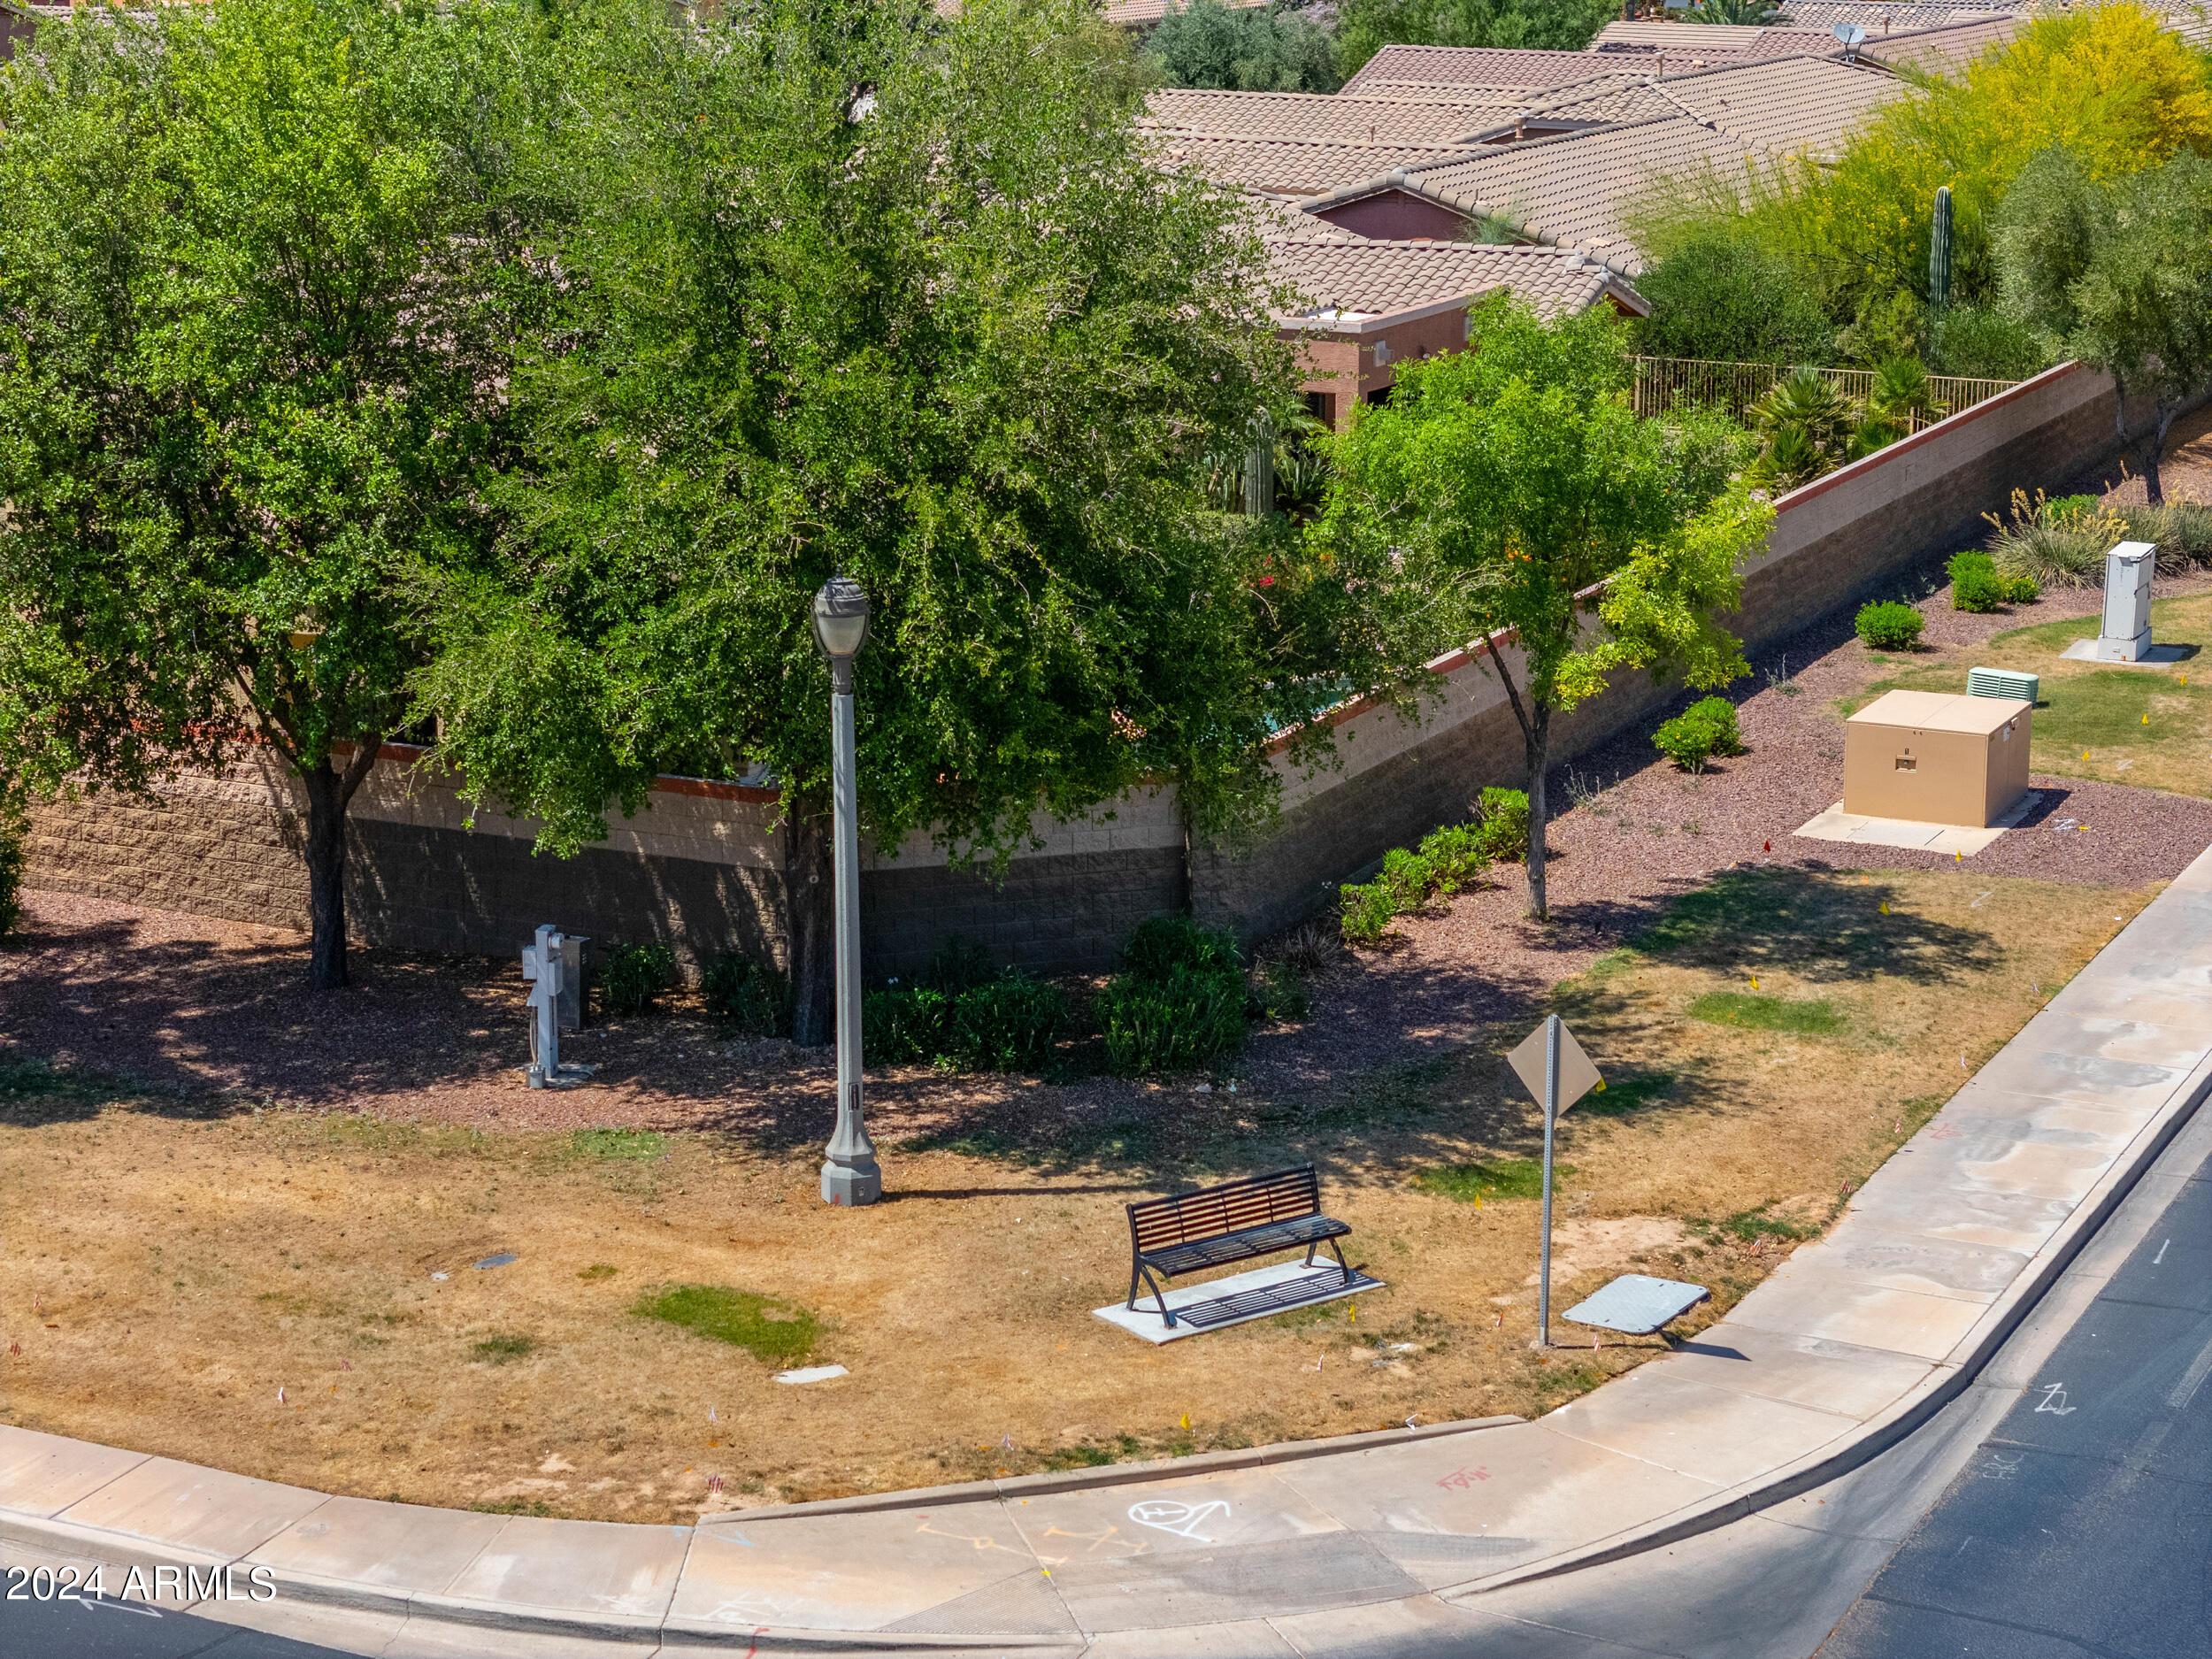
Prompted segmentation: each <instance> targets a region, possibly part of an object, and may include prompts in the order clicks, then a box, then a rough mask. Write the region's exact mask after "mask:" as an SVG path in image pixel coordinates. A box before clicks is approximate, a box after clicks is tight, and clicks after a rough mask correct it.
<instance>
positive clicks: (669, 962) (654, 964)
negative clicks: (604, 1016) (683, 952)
mask: <svg viewBox="0 0 2212 1659" xmlns="http://www.w3.org/2000/svg"><path fill="white" fill-rule="evenodd" d="M675 978H676V953H675V952H674V951H672V950H671V949H669V948H668V947H667V946H666V945H658V944H655V945H609V946H608V947H607V954H606V955H605V956H603V957H602V958H601V959H600V963H599V968H598V972H597V973H596V974H595V979H596V981H597V984H598V986H599V1006H600V1007H601V1009H603V1010H605V1011H606V1012H607V1013H609V1014H612V1015H614V1016H615V1017H616V1018H627V1017H629V1016H630V1015H633V1014H642V1013H644V1012H646V1011H647V1010H649V1009H650V1008H651V1007H652V1006H653V1004H654V1003H656V1002H658V1001H659V1000H660V995H661V993H662V992H663V991H665V990H666V989H667V988H668V987H669V986H670V985H672V984H673V983H674V981H675Z"/></svg>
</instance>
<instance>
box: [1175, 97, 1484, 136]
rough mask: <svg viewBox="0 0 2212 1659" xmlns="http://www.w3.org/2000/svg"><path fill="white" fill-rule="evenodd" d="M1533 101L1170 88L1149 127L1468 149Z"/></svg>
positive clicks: (1225, 134) (1223, 134) (1214, 134)
mask: <svg viewBox="0 0 2212 1659" xmlns="http://www.w3.org/2000/svg"><path fill="white" fill-rule="evenodd" d="M1524 101H1525V94H1523V93H1520V92H1517V91H1514V92H1462V91H1460V90H1458V89H1456V88H1431V89H1430V90H1429V92H1428V93H1427V94H1426V95H1425V96H1417V95H1414V94H1407V95H1405V96H1390V97H1361V96H1356V95H1347V94H1344V93H1336V94H1334V95H1331V94H1328V93H1321V92H1214V91H1207V90H1202V89H1193V88H1182V87H1169V88H1163V89H1162V90H1160V91H1158V92H1156V93H1154V94H1153V95H1152V96H1151V98H1150V99H1149V100H1148V104H1147V113H1146V115H1145V117H1144V119H1143V120H1142V121H1141V123H1140V125H1141V126H1143V127H1154V128H1157V129H1158V130H1160V131H1162V132H1171V133H1203V134H1210V135H1212V136H1216V137H1240V138H1294V139H1319V140H1325V141H1326V142H1331V143H1339V144H1463V143H1466V142H1469V140H1470V139H1471V137H1472V136H1473V134H1476V133H1479V132H1481V131H1483V130H1485V129H1486V128H1489V127H1495V126H1497V125H1498V123H1499V122H1501V121H1509V120H1511V119H1513V116H1514V113H1515V111H1517V110H1518V109H1519V108H1520V107H1521V105H1522V104H1523V102H1524Z"/></svg>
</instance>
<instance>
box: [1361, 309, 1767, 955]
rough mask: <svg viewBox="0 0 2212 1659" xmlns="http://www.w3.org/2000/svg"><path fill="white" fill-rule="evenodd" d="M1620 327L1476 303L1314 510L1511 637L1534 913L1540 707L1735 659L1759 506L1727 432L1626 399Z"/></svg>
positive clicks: (1443, 609) (1709, 681)
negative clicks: (1736, 475)
mask: <svg viewBox="0 0 2212 1659" xmlns="http://www.w3.org/2000/svg"><path fill="white" fill-rule="evenodd" d="M1624 334H1625V329H1624V326H1623V325H1622V324H1621V323H1620V322H1619V321H1618V320H1617V319H1614V318H1612V317H1610V316H1609V315H1605V314H1601V313H1600V312H1597V311H1591V312H1588V313H1586V314H1584V315H1583V316H1580V317H1577V318H1573V319H1567V320H1563V321H1561V322H1558V323H1556V324H1553V325H1549V326H1547V325H1546V324H1545V323H1544V322H1542V321H1540V319H1538V318H1537V317H1536V316H1535V315H1534V313H1533V312H1532V311H1529V310H1528V309H1527V307H1526V306H1525V305H1524V304H1523V303H1520V302H1518V301H1517V300H1513V299H1510V298H1507V297H1504V296H1499V297H1496V298H1493V299H1491V300H1487V301H1485V302H1484V303H1482V304H1480V305H1479V307H1478V308H1477V309H1476V311H1474V312H1473V313H1472V317H1471V331H1470V337H1469V342H1468V349H1467V350H1465V351H1464V352H1454V353H1450V354H1448V355H1446V356H1443V357H1435V358H1432V359H1430V360H1428V361H1427V362H1424V363H1416V364H1409V365H1407V366H1406V367H1405V368H1404V369H1403V370H1402V372H1401V373H1400V374H1399V376H1398V379H1397V381H1396V384H1395V386H1394V388H1393V391H1392V394H1391V399H1390V402H1389V403H1387V404H1386V405H1384V406H1381V407H1378V408H1370V409H1366V410H1363V411H1362V412H1361V414H1360V416H1359V418H1358V419H1356V421H1355V423H1354V425H1353V427H1352V430H1351V432H1350V433H1349V434H1348V435H1347V437H1346V438H1345V439H1344V440H1343V441H1342V442H1340V444H1339V445H1338V446H1337V447H1336V450H1335V457H1336V465H1337V485H1336V488H1335V490H1334V493H1333V496H1332V499H1331V501H1330V503H1329V507H1328V511H1327V514H1326V517H1325V520H1324V529H1325V534H1326V536H1327V538H1328V540H1329V541H1330V542H1331V543H1332V544H1333V545H1334V546H1337V547H1340V548H1347V549H1360V548H1366V549H1372V548H1375V547H1378V546H1384V547H1388V548H1390V549H1394V551H1396V552H1397V553H1398V554H1399V555H1400V556H1401V558H1402V580H1404V581H1406V582H1407V583H1409V585H1411V586H1413V587H1414V588H1417V589H1418V590H1419V591H1421V592H1422V593H1424V594H1425V595H1429V596H1430V597H1431V599H1432V603H1436V604H1437V605H1438V606H1439V610H1438V611H1437V613H1436V614H1437V620H1438V621H1439V623H1440V624H1441V625H1443V626H1448V627H1450V628H1451V629H1452V633H1451V634H1447V635H1446V636H1445V637H1457V638H1461V639H1468V638H1472V639H1475V640H1478V641H1484V640H1488V641H1496V639H1497V637H1498V636H1499V635H1501V634H1505V633H1507V632H1508V631H1510V632H1511V633H1512V634H1514V635H1515V636H1516V637H1517V643H1518V645H1519V647H1520V649H1521V651H1522V653H1523V654H1524V662H1525V667H1524V675H1525V678H1524V680H1523V681H1522V683H1519V684H1516V682H1515V680H1514V679H1513V678H1512V674H1511V671H1510V668H1509V664H1508V663H1507V660H1506V658H1505V657H1504V656H1503V655H1502V652H1500V651H1498V650H1493V651H1492V652H1491V654H1490V657H1489V664H1490V666H1491V669H1492V672H1495V673H1496V674H1497V675H1498V676H1499V678H1500V679H1501V680H1502V681H1503V683H1504V686H1505V689H1506V693H1507V695H1508V698H1509V702H1510V703H1511V705H1512V708H1513V712H1514V716H1515V718H1516V719H1517V721H1518V723H1519V725H1520V727H1521V732H1522V737H1523V741H1524V745H1525V759H1526V762H1527V766H1528V776H1529V803H1530V825H1531V832H1530V838H1529V890H1530V909H1531V911H1532V914H1535V915H1537V916H1542V915H1544V914H1545V913H1546V900H1545V892H1544V847H1543V835H1542V830H1543V826H1544V824H1545V823H1546V822H1547V819H1548V812H1547V807H1546V801H1545V789H1544V775H1545V772H1546V770H1547V768H1548V764H1549V760H1550V721H1551V716H1552V715H1553V714H1554V713H1555V712H1557V711H1561V710H1571V709H1573V708H1574V707H1576V706H1577V705H1578V704H1579V703H1582V702H1583V701H1585V700H1586V698H1588V697H1590V696H1592V695H1594V694H1595V693H1596V692H1598V691H1599V690H1601V689H1602V688H1603V687H1604V685H1605V683H1606V680H1607V679H1608V677H1609V675H1610V674H1612V673H1614V672H1617V671H1619V670H1622V669H1643V670H1647V671H1649V672H1653V673H1654V674H1655V675H1662V674H1666V673H1678V674H1680V675H1681V676H1682V677H1683V678H1684V679H1685V680H1687V681H1688V682H1689V683H1690V684H1691V685H1694V686H1700V687H1714V686H1720V685H1724V684H1726V683H1727V682H1728V681H1729V680H1732V679H1734V678H1735V677H1736V676H1738V675H1739V674H1741V673H1743V672H1746V669H1745V665H1744V661H1743V655H1742V649H1741V646H1740V643H1739V641H1737V640H1736V639H1735V638H1734V637H1733V636H1732V635H1731V634H1728V633H1727V632H1726V631H1725V630H1724V629H1723V628H1722V627H1720V626H1719V625H1718V624H1717V621H1716V620H1715V618H1716V616H1717V614H1718V613H1720V612H1723V611H1731V610H1733V609H1734V608H1735V607H1736V605H1737V603H1738V601H1739V599H1740V592H1741V584H1740V580H1739V579H1738V578H1737V576H1736V573H1735V565H1736V561H1737V560H1738V558H1740V557H1741V556H1742V555H1743V553H1744V552H1745V551H1746V550H1747V549H1749V548H1750V547H1752V546H1754V545H1755V544H1756V542H1757V541H1759V539H1760V538H1761V537H1762V536H1763V534H1765V531H1766V526H1767V525H1768V523H1769V522H1770V519H1771V517H1772V509H1770V507H1768V506H1766V505H1765V503H1763V501H1758V500H1755V499H1753V498H1752V497H1751V496H1749V495H1747V494H1746V493H1745V492H1744V490H1743V489H1742V488H1741V487H1740V486H1732V485H1731V483H1730V481H1729V479H1730V473H1731V472H1732V471H1733V470H1734V468H1735V467H1736V466H1737V465H1739V464H1740V462H1741V461H1743V460H1744V459H1745V458H1746V452H1747V445H1746V442H1745V441H1744V439H1743V437H1742V434H1740V433H1739V432H1738V431H1737V430H1736V429H1735V428H1734V427H1733V426H1730V425H1729V424H1727V423H1726V422H1725V421H1724V419H1721V418H1719V417H1717V416H1713V415H1710V414H1705V413H1693V414H1688V415H1685V416H1681V417H1678V418H1670V419H1664V420H1645V419H1639V418H1638V417H1637V416H1636V415H1635V414H1634V413H1633V412H1632V411H1631V409H1630V408H1629V405H1628V400H1627V397H1626V396H1625V393H1626V388H1627V383H1628V382H1627V375H1628V369H1627V365H1626V362H1625V358H1624V349H1623V348H1624V343H1625V342H1624ZM1601 583H1602V584H1605V587H1604V588H1603V590H1602V592H1601V594H1597V595H1593V594H1592V592H1591V590H1592V589H1593V588H1596V587H1597V586H1598V585H1599V584H1601Z"/></svg>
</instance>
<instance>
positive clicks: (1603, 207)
mask: <svg viewBox="0 0 2212 1659" xmlns="http://www.w3.org/2000/svg"><path fill="white" fill-rule="evenodd" d="M1767 159H1768V158H1767V157H1766V156H1765V155H1764V152H1763V151H1761V150H1758V149H1756V148H1755V146H1753V145H1751V144H1750V143H1748V142H1746V141H1744V140H1742V139H1740V138H1736V137H1734V136H1732V135H1731V134H1726V133H1718V132H1715V131H1714V130H1713V129H1712V128H1711V127H1706V126H1704V125H1702V124H1701V123H1700V122H1698V121H1694V120H1693V119H1690V118H1689V117H1688V116H1686V115H1684V116H1677V117H1676V118H1674V119H1671V120H1663V121H1640V122H1636V123H1633V124H1631V125H1628V126H1623V127H1599V128H1597V129H1596V130H1594V131H1592V132H1587V133H1578V134H1572V135H1571V136H1568V137H1563V138H1549V139H1536V140H1532V141H1531V142H1527V143H1525V144H1513V145H1509V146H1506V147H1503V148H1500V149H1496V150H1491V151H1488V152H1487V153H1483V152H1478V153H1477V154H1476V155H1475V156H1474V157H1471V158H1470V159H1467V160H1464V161H1460V160H1446V161H1440V162H1437V163H1435V164H1433V165H1430V166H1426V167H1421V168H1418V169H1408V170H1407V171H1406V172H1405V173H1404V176H1403V181H1402V182H1394V181H1393V180H1386V179H1382V178H1377V179H1373V180H1367V181H1366V182H1365V183H1364V185H1363V186H1353V187H1347V188H1342V189H1340V190H1338V191H1336V192H1333V194H1332V196H1330V197H1329V198H1327V199H1326V201H1325V202H1323V203H1317V204H1315V205H1316V207H1317V211H1327V207H1328V206H1329V205H1333V204H1336V203H1341V202H1350V201H1355V200H1357V199H1359V198H1360V197H1362V196H1372V195H1375V194H1378V193H1379V192H1381V191H1383V190H1387V189H1402V190H1404V191H1406V192H1408V193H1409V194H1411V195H1415V196H1420V197H1423V198H1424V199H1425V200H1428V201H1432V202H1436V203H1439V204H1441V205H1443V206H1446V207H1448V208H1450V209H1452V210H1453V211H1455V212H1458V213H1461V214H1463V215H1465V216H1466V217H1468V218H1470V219H1474V218H1479V217H1483V216H1486V215H1495V216H1497V217H1499V218H1502V219H1506V220H1507V221H1509V223H1511V224H1513V225H1515V226H1517V227H1518V228H1519V229H1520V230H1521V232H1522V234H1525V236H1527V237H1528V239H1529V240H1530V241H1532V242H1555V243H1557V244H1559V245H1560V246H1562V247H1569V248H1578V249H1581V250H1584V251H1585V252H1586V253H1589V254H1591V255H1593V256H1594V257H1597V258H1601V259H1602V260H1604V261H1605V263H1606V264H1608V265H1611V266H1612V267H1613V268H1614V269H1615V270H1616V271H1620V272H1624V273H1629V274H1633V273H1635V272H1637V271H1638V270H1640V269H1641V268H1642V265H1643V256H1642V254H1641V253H1640V251H1639V250H1637V248H1636V246H1635V244H1634V242H1632V241H1631V240H1630V237H1629V234H1628V232H1627V230H1626V228H1625V227H1624V225H1623V223H1622V218H1623V213H1624V210H1625V209H1626V208H1627V207H1628V206H1629V204H1631V203H1632V201H1633V200H1634V199H1635V198H1636V197H1638V196H1641V195H1643V194H1644V193H1645V192H1647V190H1648V189H1649V188H1650V187H1651V185H1652V183H1653V181H1654V180H1659V179H1665V178H1671V177H1678V176H1680V175H1682V174H1684V173H1688V172H1691V171H1692V170H1694V169H1695V168H1698V167H1703V166H1709V167H1711V168H1713V169H1714V170H1715V171H1716V172H1717V173H1718V174H1719V175H1720V176H1721V177H1722V178H1723V179H1724V180H1730V181H1733V180H1737V179H1740V178H1743V177H1744V176H1745V175H1746V174H1747V173H1750V172H1752V171H1755V170H1756V169H1758V168H1759V167H1761V166H1762V165H1764V164H1765V162H1766V160H1767Z"/></svg>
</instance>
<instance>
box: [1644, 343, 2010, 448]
mask: <svg viewBox="0 0 2212 1659" xmlns="http://www.w3.org/2000/svg"><path fill="white" fill-rule="evenodd" d="M1635 362H1636V412H1637V413H1638V414H1640V415H1643V416H1646V417H1649V416H1653V415H1661V414H1664V413H1665V412H1666V411H1668V410H1670V409H1678V408H1683V407H1686V406H1687V405H1691V404H1698V403H1702V404H1705V405H1707V406H1709V407H1710V408H1714V409H1719V410H1724V411H1726V412H1727V414H1728V417H1729V419H1732V420H1739V421H1740V420H1741V419H1743V418H1744V411H1746V410H1747V409H1748V408H1750V407H1751V405H1752V404H1754V403H1757V402H1758V401H1759V400H1760V399H1761V398H1762V397H1764V396H1766V395H1767V394H1768V393H1769V392H1770V391H1772V390H1773V389H1774V388H1775V387H1776V386H1778V385H1779V384H1780V383H1781V382H1782V381H1783V380H1786V379H1787V378H1788V377H1789V376H1791V375H1793V374H1794V373H1797V371H1798V370H1799V369H1800V368H1801V367H1805V366H1810V367H1812V368H1814V370H1815V371H1816V373H1818V374H1819V375H1820V376H1821V378H1822V379H1824V380H1827V381H1828V382H1829V383H1830V384H1831V385H1832V386H1833V387H1834V388H1836V389H1837V390H1838V391H1839V392H1841V393H1842V394H1843V395H1844V396H1846V397H1853V398H1863V397H1864V396H1866V395H1867V394H1868V393H1869V392H1870V391H1871V390H1872V389H1873V388H1874V371H1873V370H1871V369H1828V368H1821V367H1819V365H1801V364H1795V363H1716V362H1711V361H1708V360H1706V359H1703V358H1699V357H1638V358H1637V359H1636V360H1635ZM2019 383H2020V382H2019V381H2017V380H1968V379H1965V378H1963V377H1962V376H1959V375H1955V374H1931V375H1930V376H1929V377H1928V393H1929V396H1931V397H1932V399H1933V400H1934V401H1933V403H1932V405H1931V407H1930V408H1928V409H1927V410H1925V411H1915V413H1914V414H1913V416H1912V418H1911V421H1910V427H1911V430H1913V431H1915V432H1917V431H1919V430H1920V428H1921V427H1923V426H1931V425H1932V424H1934V423H1935V422H1936V421H1939V420H1940V419H1943V418H1944V416H1946V415H1955V414H1957V413H1958V412H1959V411H1960V410H1962V409H1971V408H1972V407H1973V406H1974V405H1975V404H1977V403H1983V402H1985V401H1986V400H1988V399H1989V398H1992V397H1994V396H1997V394H1998V393H2000V392H2004V391H2009V390H2011V388H2014V387H2016V386H2017V385H2018V384H2019Z"/></svg>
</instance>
